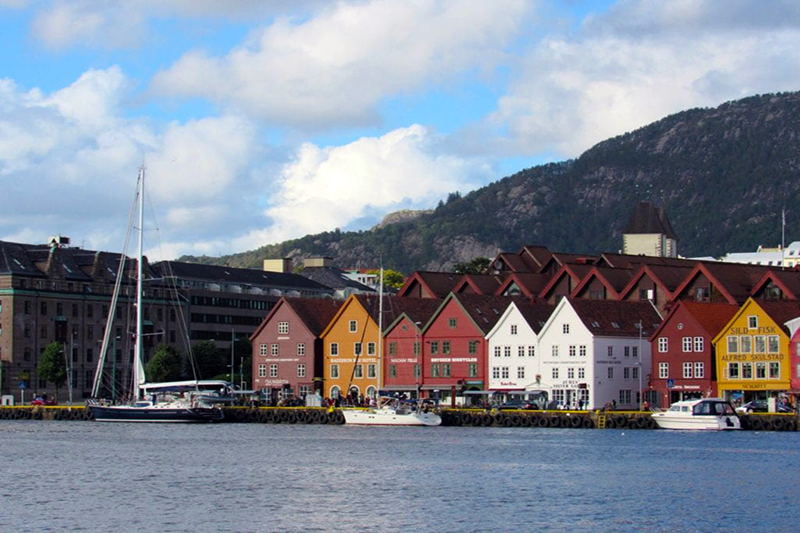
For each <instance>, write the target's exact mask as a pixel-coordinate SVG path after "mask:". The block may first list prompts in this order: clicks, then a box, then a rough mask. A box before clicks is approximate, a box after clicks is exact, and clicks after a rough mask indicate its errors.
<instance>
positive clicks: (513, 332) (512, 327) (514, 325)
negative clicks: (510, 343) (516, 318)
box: [511, 324, 517, 335]
mask: <svg viewBox="0 0 800 533" xmlns="http://www.w3.org/2000/svg"><path fill="white" fill-rule="evenodd" d="M511 334H512V335H516V334H517V325H516V324H511Z"/></svg>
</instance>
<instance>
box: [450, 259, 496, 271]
mask: <svg viewBox="0 0 800 533" xmlns="http://www.w3.org/2000/svg"><path fill="white" fill-rule="evenodd" d="M491 262H492V260H491V259H489V258H488V257H476V258H475V259H473V260H472V261H467V262H466V263H456V264H455V266H454V267H453V270H454V271H455V273H456V274H483V273H484V272H485V271H486V269H487V268H489V263H491Z"/></svg>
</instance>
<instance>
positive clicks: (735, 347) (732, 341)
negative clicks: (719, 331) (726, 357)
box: [728, 335, 739, 353]
mask: <svg viewBox="0 0 800 533" xmlns="http://www.w3.org/2000/svg"><path fill="white" fill-rule="evenodd" d="M728 353H739V337H736V336H735V335H734V336H730V337H728Z"/></svg>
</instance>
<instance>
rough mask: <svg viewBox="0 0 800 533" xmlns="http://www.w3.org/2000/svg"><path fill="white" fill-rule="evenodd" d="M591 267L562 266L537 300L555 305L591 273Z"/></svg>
mask: <svg viewBox="0 0 800 533" xmlns="http://www.w3.org/2000/svg"><path fill="white" fill-rule="evenodd" d="M591 270H592V266H591V265H570V264H567V265H564V266H562V267H561V269H559V271H558V272H556V273H555V275H553V277H552V278H551V279H550V282H549V283H548V284H547V285H545V287H544V289H542V291H541V292H540V293H539V299H541V300H544V301H546V302H547V303H549V304H552V305H555V304H556V303H558V301H559V300H561V298H564V297H565V296H569V295H571V294H572V291H574V290H575V287H577V286H578V285H579V284H580V282H581V281H583V278H585V277H586V276H587V275H588V274H589V272H591Z"/></svg>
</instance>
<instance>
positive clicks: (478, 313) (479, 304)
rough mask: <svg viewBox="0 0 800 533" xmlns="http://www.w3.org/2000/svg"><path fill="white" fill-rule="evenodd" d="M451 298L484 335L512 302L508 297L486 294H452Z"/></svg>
mask: <svg viewBox="0 0 800 533" xmlns="http://www.w3.org/2000/svg"><path fill="white" fill-rule="evenodd" d="M453 298H454V299H456V300H458V302H459V303H460V304H461V306H462V307H463V308H464V310H465V311H466V313H467V314H468V315H469V316H470V317H471V318H472V320H473V321H474V322H475V324H476V325H477V326H478V328H479V329H480V330H481V331H482V332H483V333H484V335H485V334H487V333H489V331H490V330H491V329H492V328H493V327H494V325H495V324H497V321H498V320H500V317H501V316H503V313H504V312H505V310H506V307H508V304H510V303H511V302H512V299H511V298H510V297H508V296H492V295H486V294H453Z"/></svg>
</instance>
